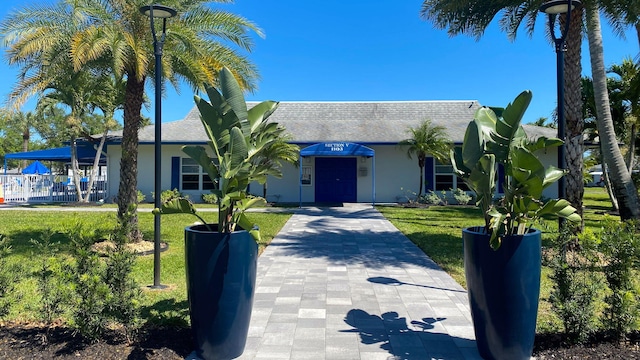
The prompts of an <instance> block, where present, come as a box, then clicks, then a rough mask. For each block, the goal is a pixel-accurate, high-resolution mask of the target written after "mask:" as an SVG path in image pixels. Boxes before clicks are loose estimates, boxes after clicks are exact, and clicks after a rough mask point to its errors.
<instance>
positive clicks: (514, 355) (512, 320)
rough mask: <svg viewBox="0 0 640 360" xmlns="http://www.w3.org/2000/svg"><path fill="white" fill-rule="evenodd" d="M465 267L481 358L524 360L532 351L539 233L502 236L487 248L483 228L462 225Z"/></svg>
mask: <svg viewBox="0 0 640 360" xmlns="http://www.w3.org/2000/svg"><path fill="white" fill-rule="evenodd" d="M462 238H463V241H464V270H465V276H466V280H467V289H468V294H469V305H470V307H471V316H472V318H473V327H474V331H475V334H476V343H477V346H478V351H479V353H480V356H482V357H483V358H484V359H498V360H502V359H509V360H519V359H529V358H530V357H531V354H532V352H533V342H534V339H535V333H536V319H537V314H538V298H539V296H540V269H541V233H540V231H539V230H532V231H531V232H530V233H528V234H525V235H514V236H509V237H506V238H505V239H503V241H502V246H500V248H499V249H498V250H497V251H494V250H492V249H491V248H490V247H489V235H488V234H486V233H484V228H483V227H472V228H466V229H464V230H463V231H462Z"/></svg>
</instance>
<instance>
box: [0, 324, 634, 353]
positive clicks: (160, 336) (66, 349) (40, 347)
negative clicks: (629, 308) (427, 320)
mask: <svg viewBox="0 0 640 360" xmlns="http://www.w3.org/2000/svg"><path fill="white" fill-rule="evenodd" d="M639 343H640V336H638V334H634V335H633V336H632V337H631V338H630V339H628V340H627V341H625V342H622V343H621V342H618V341H613V340H611V339H609V338H608V337H607V336H606V335H603V334H599V335H598V336H595V337H594V338H593V339H592V341H591V342H590V343H588V344H586V345H573V346H568V345H566V344H565V342H564V340H563V338H562V336H560V335H557V334H543V335H538V336H537V337H536V348H535V350H534V357H535V358H536V360H549V359H553V360H556V359H576V360H577V359H581V360H582V359H625V360H633V359H638V360H640V347H639ZM192 349H193V347H192V337H191V331H190V329H188V328H183V327H182V328H181V327H173V328H169V327H164V328H150V329H143V330H142V331H141V332H140V334H139V336H138V340H136V341H134V342H128V341H127V340H126V339H125V338H124V336H123V335H122V334H121V333H119V332H116V331H113V332H110V333H108V334H106V336H104V337H103V339H102V340H101V341H100V342H97V343H87V342H85V341H83V339H82V338H81V337H80V336H78V335H76V334H74V333H73V331H72V330H69V329H67V328H64V327H53V328H46V327H43V326H37V325H29V324H26V325H25V324H4V325H0V359H101V360H102V359H104V360H112V359H113V360H116V359H129V360H138V359H158V360H173V359H180V360H182V359H184V358H185V357H187V356H188V355H189V354H190V353H191V351H192Z"/></svg>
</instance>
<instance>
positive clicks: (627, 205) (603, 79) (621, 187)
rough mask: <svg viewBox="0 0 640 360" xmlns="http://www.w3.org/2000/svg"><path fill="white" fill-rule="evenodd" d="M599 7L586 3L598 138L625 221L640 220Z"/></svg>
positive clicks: (638, 205)
mask: <svg viewBox="0 0 640 360" xmlns="http://www.w3.org/2000/svg"><path fill="white" fill-rule="evenodd" d="M598 6H599V5H598V4H589V3H587V4H585V8H586V10H585V13H586V24H587V38H588V41H589V54H590V55H591V56H590V58H591V72H592V76H593V90H594V95H595V105H596V112H597V115H598V116H597V121H596V123H597V125H598V135H599V138H600V144H601V149H602V152H603V155H604V160H605V162H606V164H607V166H608V168H609V172H610V174H609V176H610V179H611V183H612V185H613V191H614V193H615V196H616V198H617V199H618V206H619V210H620V218H621V219H622V220H629V219H640V203H639V201H638V191H637V189H636V187H635V184H634V183H633V179H632V178H631V173H630V172H629V170H628V169H627V166H626V163H625V161H624V158H623V156H622V153H621V151H620V147H619V146H618V141H617V139H616V134H615V130H614V124H613V119H612V115H611V109H610V101H609V93H608V90H607V76H606V69H605V66H604V52H603V46H602V31H601V29H600V12H599V10H600V9H599V7H598Z"/></svg>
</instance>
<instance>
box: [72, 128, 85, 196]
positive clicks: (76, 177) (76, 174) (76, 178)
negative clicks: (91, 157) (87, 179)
mask: <svg viewBox="0 0 640 360" xmlns="http://www.w3.org/2000/svg"><path fill="white" fill-rule="evenodd" d="M71 175H72V176H73V185H74V186H75V189H76V195H77V196H78V197H77V201H78V202H85V201H84V199H83V198H82V186H81V184H80V166H79V165H78V145H77V144H76V137H75V136H73V137H72V138H71Z"/></svg>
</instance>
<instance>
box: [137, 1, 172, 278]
mask: <svg viewBox="0 0 640 360" xmlns="http://www.w3.org/2000/svg"><path fill="white" fill-rule="evenodd" d="M140 12H141V13H143V14H145V15H147V16H148V17H149V19H150V20H151V34H152V35H153V51H154V54H155V60H156V63H155V75H156V76H155V90H156V94H155V136H154V151H155V171H154V180H155V186H154V191H155V193H154V206H155V207H156V208H160V206H162V203H161V202H160V193H161V192H162V181H161V175H162V171H161V169H162V168H161V164H162V47H163V46H164V40H165V38H166V35H167V32H166V30H167V19H168V18H171V17H174V16H176V15H177V14H178V12H177V11H176V10H175V9H172V8H170V7H168V6H164V5H159V4H153V5H146V6H142V7H140ZM156 18H157V19H162V33H161V34H160V37H158V36H157V35H156V27H155V19H156ZM151 288H154V289H161V288H164V286H163V285H161V284H160V214H155V215H154V216H153V286H151Z"/></svg>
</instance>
